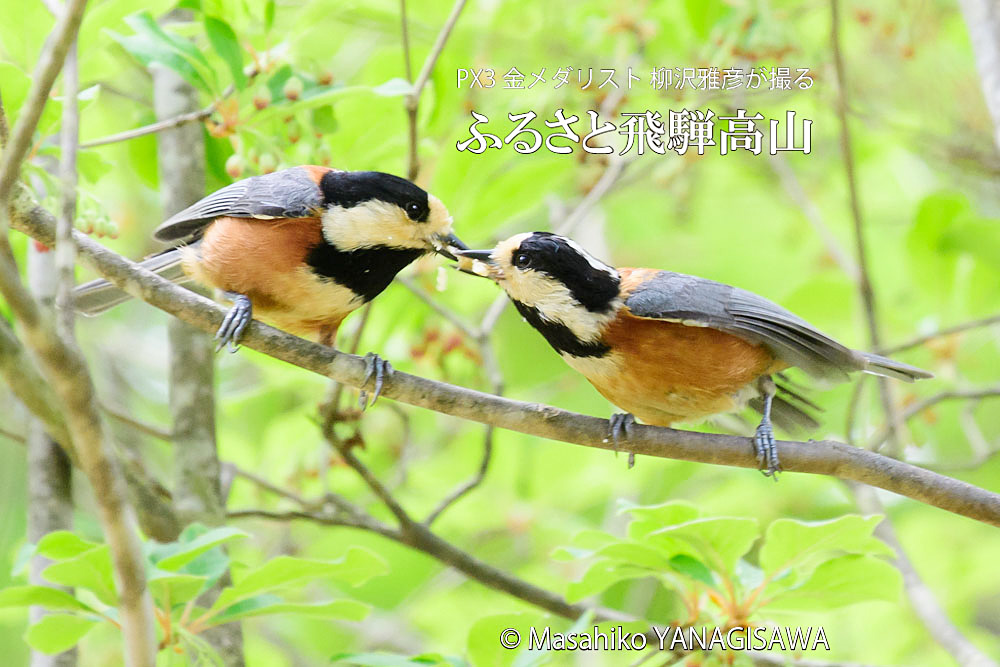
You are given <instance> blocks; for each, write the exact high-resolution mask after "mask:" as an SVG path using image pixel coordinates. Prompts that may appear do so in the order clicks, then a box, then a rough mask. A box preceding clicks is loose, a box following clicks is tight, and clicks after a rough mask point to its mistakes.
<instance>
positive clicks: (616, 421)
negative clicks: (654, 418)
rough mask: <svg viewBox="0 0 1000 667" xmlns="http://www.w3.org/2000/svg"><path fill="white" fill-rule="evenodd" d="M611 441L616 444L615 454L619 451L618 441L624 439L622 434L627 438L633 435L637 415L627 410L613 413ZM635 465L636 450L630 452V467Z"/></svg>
mask: <svg viewBox="0 0 1000 667" xmlns="http://www.w3.org/2000/svg"><path fill="white" fill-rule="evenodd" d="M608 421H610V422H611V432H610V433H609V435H610V436H611V443H612V445H614V448H615V454H617V453H618V443H619V442H620V441H621V439H622V435H624V436H625V438H626V439H627V438H628V437H629V436H630V435H632V425H633V424H635V416H634V415H631V414H629V413H627V412H616V413H615V414H613V415H611V419H609V420H608ZM634 465H635V452H629V453H628V467H629V468H631V467H632V466H634Z"/></svg>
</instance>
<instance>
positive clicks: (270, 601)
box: [209, 595, 371, 626]
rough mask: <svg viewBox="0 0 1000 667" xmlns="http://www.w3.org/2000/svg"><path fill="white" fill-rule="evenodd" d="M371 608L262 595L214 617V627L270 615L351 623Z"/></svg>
mask: <svg viewBox="0 0 1000 667" xmlns="http://www.w3.org/2000/svg"><path fill="white" fill-rule="evenodd" d="M369 611H371V607H369V606H368V605H366V604H364V603H363V602H358V601H357V600H333V601H332V602H320V603H302V602H286V601H285V600H283V599H282V598H279V597H277V596H275V595H258V596H255V597H252V598H247V599H245V600H242V601H240V602H237V603H236V604H234V605H232V606H230V607H227V608H226V609H224V610H223V611H222V612H220V613H219V614H218V615H217V616H215V617H213V618H212V620H211V622H210V624H209V625H210V626H211V625H221V624H222V623H229V622H230V621H235V620H237V619H241V618H249V617H251V616H266V615H270V614H299V615H300V616H312V617H316V618H338V619H344V620H347V621H360V620H362V619H364V618H365V617H366V616H367V615H368V612H369Z"/></svg>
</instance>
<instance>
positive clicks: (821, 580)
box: [766, 555, 903, 611]
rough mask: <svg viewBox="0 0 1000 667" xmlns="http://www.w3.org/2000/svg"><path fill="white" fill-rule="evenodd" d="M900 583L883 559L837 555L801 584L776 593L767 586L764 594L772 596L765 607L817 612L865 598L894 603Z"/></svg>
mask: <svg viewBox="0 0 1000 667" xmlns="http://www.w3.org/2000/svg"><path fill="white" fill-rule="evenodd" d="M776 584H777V585H780V582H776ZM902 585H903V578H902V575H901V574H900V573H899V570H897V569H896V568H895V567H893V566H892V565H890V564H889V563H887V562H886V561H884V560H881V559H879V558H875V557H873V556H858V555H850V556H841V557H839V558H834V559H833V560H828V561H826V562H825V563H823V564H821V565H820V566H819V567H817V568H816V570H815V571H814V572H813V574H812V576H811V577H809V579H808V580H806V582H805V583H803V584H802V585H801V586H797V587H796V588H793V589H790V590H787V591H785V592H777V593H773V592H772V587H769V589H768V592H767V594H768V595H771V596H772V599H771V601H769V602H768V603H767V604H766V608H767V609H769V610H771V609H782V610H790V611H819V610H827V609H835V608H837V607H844V606H847V605H849V604H853V603H855V602H867V601H869V600H887V601H889V602H898V601H899V595H900V591H901V589H902ZM774 587H777V586H774Z"/></svg>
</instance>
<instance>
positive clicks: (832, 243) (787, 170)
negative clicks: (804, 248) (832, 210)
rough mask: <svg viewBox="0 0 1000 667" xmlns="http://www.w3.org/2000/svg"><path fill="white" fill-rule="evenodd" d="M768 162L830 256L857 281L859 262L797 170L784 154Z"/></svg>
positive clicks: (775, 156) (773, 157) (772, 157)
mask: <svg viewBox="0 0 1000 667" xmlns="http://www.w3.org/2000/svg"><path fill="white" fill-rule="evenodd" d="M767 163H768V164H769V165H771V169H773V170H774V173H775V174H777V175H778V179H779V180H780V181H781V186H782V187H783V188H784V189H785V192H786V193H788V196H789V197H790V198H791V199H792V201H794V202H795V204H796V205H797V206H798V207H799V209H800V210H801V211H802V215H804V216H805V218H806V220H808V221H809V224H811V225H812V226H813V229H814V230H815V231H816V234H817V236H819V237H820V239H822V241H823V244H824V245H825V246H826V250H827V252H829V253H830V256H831V257H833V259H834V261H836V262H837V265H838V266H840V268H841V270H842V271H843V272H844V273H846V274H847V275H849V276H850V277H851V280H853V281H857V280H858V265H857V263H856V262H855V261H854V260H853V259H851V256H850V255H849V254H848V253H847V252H846V251H845V250H844V248H843V246H841V245H840V242H839V241H838V240H837V237H836V236H834V235H833V232H832V231H830V228H829V227H828V226H827V224H826V222H825V221H824V220H823V215H822V214H821V213H820V211H819V207H818V206H816V203H815V202H813V200H812V199H810V198H809V195H808V194H806V191H805V188H803V187H802V183H801V182H800V181H799V178H798V176H796V175H795V171H793V170H792V168H791V167H789V166H788V162H787V160H785V158H784V156H782V155H781V154H780V153H779V154H778V155H773V156H771V159H770V160H768V161H767Z"/></svg>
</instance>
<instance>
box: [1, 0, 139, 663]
mask: <svg viewBox="0 0 1000 667" xmlns="http://www.w3.org/2000/svg"><path fill="white" fill-rule="evenodd" d="M85 4H86V3H85V0H69V1H68V2H67V3H66V5H65V8H64V11H63V12H62V13H61V14H60V16H59V18H58V19H57V20H56V26H55V28H54V29H53V31H52V33H51V34H50V35H49V38H48V39H47V40H46V43H45V46H44V47H43V49H42V53H41V55H40V56H39V59H38V64H37V66H36V68H35V72H34V76H33V79H32V85H31V89H30V91H29V93H28V96H27V98H26V101H25V103H24V105H23V106H22V108H21V113H20V115H19V116H18V120H17V123H16V125H15V126H14V131H13V133H12V136H11V138H10V142H9V143H8V146H7V149H6V150H5V151H4V154H3V159H2V161H0V293H2V294H3V296H4V298H5V299H6V300H7V303H8V305H9V306H10V309H11V311H13V313H14V315H15V317H17V319H18V320H19V321H20V323H21V325H22V330H23V332H24V338H25V341H26V343H27V344H28V346H29V347H31V348H32V351H33V352H34V357H35V359H37V360H38V363H39V364H40V365H41V367H42V369H43V371H44V374H45V375H46V376H47V378H48V380H49V381H50V382H51V383H52V386H53V389H54V390H55V393H56V394H57V396H58V397H59V399H60V403H61V405H62V407H63V409H64V410H65V414H66V425H67V427H68V430H69V432H70V433H71V434H72V440H73V444H74V446H75V450H76V454H77V455H78V456H79V460H80V462H81V464H82V468H83V470H84V472H85V473H86V474H87V477H88V479H89V480H90V483H91V485H92V486H93V489H94V498H95V499H96V500H97V507H98V517H99V519H100V523H101V528H102V530H103V531H104V537H105V540H106V542H107V544H108V546H109V547H110V551H111V559H112V564H113V566H114V575H115V583H116V587H117V590H118V594H119V614H120V618H121V624H122V634H123V636H124V637H123V638H124V644H125V656H126V662H127V663H128V664H129V665H132V666H133V667H145V666H147V665H148V666H150V667H152V665H153V664H154V663H155V660H156V634H155V628H154V617H153V605H152V598H151V597H150V593H149V590H148V588H147V587H146V575H145V560H144V559H143V557H142V552H141V549H140V546H139V543H138V539H137V536H136V529H135V517H134V515H133V512H132V509H131V507H130V506H129V504H128V502H127V501H126V500H125V495H124V488H123V487H124V480H123V478H122V473H121V470H120V469H119V466H118V465H117V462H116V460H115V459H114V458H113V457H112V455H111V452H110V451H109V449H108V446H107V443H106V441H105V438H104V429H103V426H102V423H101V418H100V413H99V411H98V408H97V404H96V399H95V395H94V386H93V382H92V380H91V377H90V374H89V371H88V369H87V366H86V363H85V362H84V360H83V358H82V355H80V353H79V351H78V350H77V349H76V348H75V346H73V345H72V342H71V341H68V340H67V339H63V338H62V337H60V336H59V335H58V333H57V332H56V331H55V329H54V327H53V326H52V323H51V321H49V320H48V319H47V318H45V317H44V316H43V314H42V313H41V311H40V309H39V307H38V304H37V303H36V302H35V301H34V299H33V298H32V297H31V295H30V294H29V293H28V292H27V290H25V289H24V286H23V285H22V284H21V278H20V275H19V274H18V270H17V266H16V264H15V263H14V258H13V253H12V251H11V248H10V244H9V242H8V239H7V226H8V220H9V214H10V204H11V199H10V193H11V188H12V187H13V186H14V184H15V182H16V180H17V177H18V174H19V173H20V170H21V165H22V163H23V161H24V159H25V157H26V156H27V153H28V150H29V148H30V145H31V141H32V137H33V136H34V132H35V128H36V126H37V124H38V120H39V118H40V117H41V114H42V110H43V108H44V106H45V102H46V101H47V99H48V96H49V92H50V91H51V89H52V84H53V83H54V82H55V79H56V77H57V76H58V74H59V71H60V70H61V69H62V65H63V61H64V60H65V58H66V54H67V52H68V51H69V48H70V44H71V43H72V42H73V40H74V39H75V38H76V34H77V31H78V29H79V26H80V22H81V20H82V18H83V9H84V6H85ZM54 227H55V225H52V228H51V229H50V232H51V234H50V238H49V241H48V244H47V245H54V242H55V230H54Z"/></svg>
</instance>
